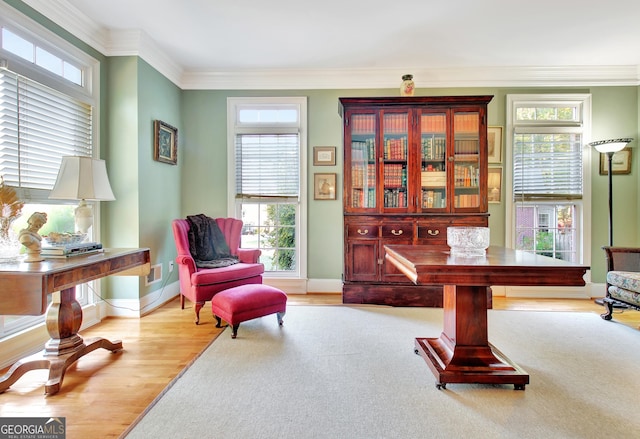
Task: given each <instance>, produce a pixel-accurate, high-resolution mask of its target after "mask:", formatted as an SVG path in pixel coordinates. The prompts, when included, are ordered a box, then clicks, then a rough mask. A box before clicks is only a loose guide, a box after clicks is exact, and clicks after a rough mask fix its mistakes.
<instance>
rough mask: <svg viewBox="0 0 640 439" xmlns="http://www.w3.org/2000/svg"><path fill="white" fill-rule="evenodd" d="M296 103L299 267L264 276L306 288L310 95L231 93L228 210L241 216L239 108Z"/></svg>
mask: <svg viewBox="0 0 640 439" xmlns="http://www.w3.org/2000/svg"><path fill="white" fill-rule="evenodd" d="M278 105H296V106H297V107H298V108H299V115H300V123H299V127H298V130H299V131H298V132H299V136H300V169H299V175H300V196H299V199H298V215H296V220H297V221H296V226H295V228H296V231H295V233H296V237H297V245H298V248H297V257H296V262H297V264H296V271H295V272H290V273H266V272H265V275H264V277H265V279H270V282H269V283H271V284H278V286H282V287H286V288H287V291H302V292H305V291H306V278H307V202H308V195H307V172H306V169H307V165H306V164H307V152H306V151H307V98H306V97H304V96H301V97H300V96H298V97H231V98H228V99H227V158H228V159H227V214H228V215H229V216H231V217H235V218H238V217H239V213H238V206H239V204H238V203H237V202H236V191H235V186H236V163H235V139H236V133H237V132H238V129H237V126H238V123H237V116H238V110H239V108H241V107H246V106H278Z"/></svg>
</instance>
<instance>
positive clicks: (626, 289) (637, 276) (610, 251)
mask: <svg viewBox="0 0 640 439" xmlns="http://www.w3.org/2000/svg"><path fill="white" fill-rule="evenodd" d="M602 248H603V249H604V251H605V254H606V258H607V295H606V297H605V298H604V306H605V309H606V312H605V313H604V314H601V317H602V318H603V319H605V320H611V319H612V318H613V307H614V306H615V305H616V304H622V305H623V306H624V307H626V308H633V309H637V310H640V248H637V247H609V246H605V247H602Z"/></svg>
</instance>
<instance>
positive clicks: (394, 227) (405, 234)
mask: <svg viewBox="0 0 640 439" xmlns="http://www.w3.org/2000/svg"><path fill="white" fill-rule="evenodd" d="M382 237H383V238H384V239H386V240H387V239H402V240H407V239H408V240H412V239H413V224H412V223H396V224H383V225H382Z"/></svg>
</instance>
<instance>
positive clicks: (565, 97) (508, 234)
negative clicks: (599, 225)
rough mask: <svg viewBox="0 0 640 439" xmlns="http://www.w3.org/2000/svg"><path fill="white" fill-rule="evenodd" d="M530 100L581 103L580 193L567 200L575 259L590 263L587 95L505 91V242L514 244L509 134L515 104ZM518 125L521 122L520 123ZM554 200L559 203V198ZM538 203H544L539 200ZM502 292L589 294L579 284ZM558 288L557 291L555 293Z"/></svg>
mask: <svg viewBox="0 0 640 439" xmlns="http://www.w3.org/2000/svg"><path fill="white" fill-rule="evenodd" d="M522 103H532V104H543V103H547V104H548V103H559V104H567V103H579V104H580V105H581V107H582V116H581V119H582V124H581V125H582V128H581V132H582V142H583V143H582V145H583V146H582V148H583V151H582V152H583V154H582V166H583V194H582V199H578V200H570V201H568V202H570V203H572V204H575V205H576V206H577V213H576V216H577V218H576V222H577V223H578V224H577V225H576V227H577V229H578V238H577V239H578V242H577V245H578V248H579V250H578V259H579V260H578V261H577V262H578V263H581V264H585V265H590V263H591V233H590V231H591V161H592V151H591V148H590V147H589V146H588V143H589V141H590V137H591V95H590V94H586V93H575V94H512V95H507V105H506V122H507V123H506V130H505V132H506V135H505V138H506V154H505V160H506V162H505V216H506V218H505V245H506V247H509V248H514V247H515V239H516V236H515V230H516V224H515V217H516V215H515V206H516V205H515V203H514V200H513V197H514V196H513V138H514V133H515V128H516V126H517V122H516V120H515V116H516V115H515V110H516V107H517V105H518V104H522ZM521 125H522V124H521ZM553 203H554V204H561V202H560V201H559V200H556V201H553ZM541 204H544V202H542V203H541ZM590 275H591V272H590V271H587V275H586V276H585V280H586V281H587V282H589V281H590ZM505 291H506V295H507V296H510V297H555V298H558V297H565V298H589V297H590V294H588V291H586V289H585V288H580V287H505ZM559 291H561V293H559Z"/></svg>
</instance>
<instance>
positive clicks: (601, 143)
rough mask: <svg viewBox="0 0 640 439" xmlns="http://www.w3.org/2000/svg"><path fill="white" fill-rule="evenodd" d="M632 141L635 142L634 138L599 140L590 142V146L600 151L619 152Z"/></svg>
mask: <svg viewBox="0 0 640 439" xmlns="http://www.w3.org/2000/svg"><path fill="white" fill-rule="evenodd" d="M631 142H633V139H609V140H598V141H597V142H591V143H589V146H590V147H592V148H595V149H596V151H598V152H605V153H606V152H618V151H620V150H622V149H623V148H624V147H625V146H627V144H629V143H631Z"/></svg>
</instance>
